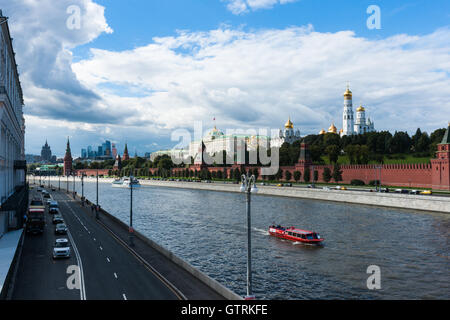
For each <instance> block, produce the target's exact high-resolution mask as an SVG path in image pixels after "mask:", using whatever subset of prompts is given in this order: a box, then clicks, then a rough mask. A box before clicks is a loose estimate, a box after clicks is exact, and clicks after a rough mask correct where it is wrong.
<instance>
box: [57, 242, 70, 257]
mask: <svg viewBox="0 0 450 320" xmlns="http://www.w3.org/2000/svg"><path fill="white" fill-rule="evenodd" d="M57 258H70V246H69V240H67V239H66V238H61V239H56V241H55V244H54V246H53V259H57Z"/></svg>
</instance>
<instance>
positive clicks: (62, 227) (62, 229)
mask: <svg viewBox="0 0 450 320" xmlns="http://www.w3.org/2000/svg"><path fill="white" fill-rule="evenodd" d="M55 234H67V226H66V224H65V223H58V224H57V225H56V227H55Z"/></svg>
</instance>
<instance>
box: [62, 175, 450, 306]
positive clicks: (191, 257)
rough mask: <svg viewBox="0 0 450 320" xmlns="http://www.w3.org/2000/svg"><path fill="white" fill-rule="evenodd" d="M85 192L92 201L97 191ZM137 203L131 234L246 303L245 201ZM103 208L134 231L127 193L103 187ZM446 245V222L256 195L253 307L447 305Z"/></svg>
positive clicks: (91, 187) (156, 192) (148, 199)
mask: <svg viewBox="0 0 450 320" xmlns="http://www.w3.org/2000/svg"><path fill="white" fill-rule="evenodd" d="M70 188H72V186H70ZM236 188H239V186H238V185H236ZM76 189H77V192H78V193H79V194H81V184H80V183H79V182H77V184H76ZM84 192H85V196H86V197H87V198H88V199H89V200H91V201H93V202H95V201H96V184H95V183H93V182H85V187H84ZM133 194H134V195H133V203H134V206H133V225H134V227H135V229H137V230H138V231H140V232H141V233H143V234H144V235H146V236H147V237H149V238H150V239H152V240H154V241H156V242H157V243H159V244H160V245H163V246H164V247H166V248H167V249H169V250H170V251H172V252H174V253H175V254H176V255H178V256H179V257H181V258H182V259H184V260H186V261H188V262H189V263H190V264H192V265H193V266H195V267H196V268H198V269H200V270H201V271H203V272H204V273H206V274H208V275H209V276H210V277H212V278H214V279H216V280H217V281H219V282H220V283H222V284H223V285H225V286H226V287H228V288H230V289H231V290H233V291H234V292H236V293H237V294H240V295H242V296H243V295H245V294H246V287H245V286H246V270H247V269H246V265H247V247H246V244H247V216H246V211H245V210H246V203H245V195H244V194H241V193H236V194H235V193H225V192H213V191H203V190H190V189H176V188H164V187H144V186H143V187H141V188H140V189H138V190H133ZM99 203H100V205H101V206H102V207H103V208H104V209H105V210H107V211H108V212H110V213H111V214H113V215H115V216H116V217H118V218H119V219H121V220H122V221H124V222H126V223H128V222H129V210H130V209H129V207H130V190H129V189H122V188H112V187H111V184H110V183H99ZM272 223H276V224H281V225H285V226H291V225H293V226H296V227H298V228H302V229H306V230H313V231H316V232H318V233H320V234H321V236H322V237H324V238H325V245H324V246H322V247H315V246H309V245H304V244H300V243H295V242H291V241H284V240H281V239H277V238H273V237H271V236H269V235H268V232H267V229H268V226H269V225H270V224H272ZM449 237H450V216H449V215H446V214H440V213H424V212H418V211H411V210H399V209H389V208H376V207H371V206H363V205H349V204H340V203H332V202H325V201H323V202H322V201H316V200H303V199H294V198H283V197H272V196H262V195H254V196H252V245H253V250H252V256H253V260H252V265H253V291H254V294H255V295H256V297H257V299H450V271H449V270H450V268H449V266H450V263H449V262H450V258H449ZM370 265H376V266H378V267H379V268H380V270H381V289H379V290H369V289H368V288H367V279H368V277H369V276H370V274H368V273H367V268H368V267H369V266H370Z"/></svg>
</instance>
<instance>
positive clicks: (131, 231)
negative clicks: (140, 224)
mask: <svg viewBox="0 0 450 320" xmlns="http://www.w3.org/2000/svg"><path fill="white" fill-rule="evenodd" d="M133 232H134V230H133V177H132V176H131V177H130V229H129V234H130V246H132V247H133V246H134V241H133V240H134V239H133Z"/></svg>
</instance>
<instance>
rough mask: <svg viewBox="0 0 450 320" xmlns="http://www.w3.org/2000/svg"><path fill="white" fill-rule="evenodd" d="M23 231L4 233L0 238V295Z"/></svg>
mask: <svg viewBox="0 0 450 320" xmlns="http://www.w3.org/2000/svg"><path fill="white" fill-rule="evenodd" d="M23 231H24V229H20V230H16V231H10V232H8V233H5V234H4V235H3V237H1V238H0V293H1V294H2V295H3V294H5V293H4V292H2V289H3V285H4V284H5V281H6V280H7V279H6V278H7V276H8V272H9V269H10V267H11V264H12V263H13V260H14V255H15V254H16V249H17V246H18V245H19V240H20V237H21V236H22V232H23Z"/></svg>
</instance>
